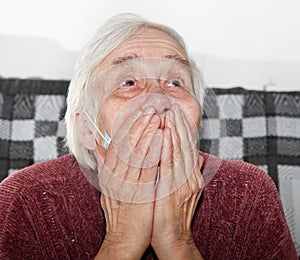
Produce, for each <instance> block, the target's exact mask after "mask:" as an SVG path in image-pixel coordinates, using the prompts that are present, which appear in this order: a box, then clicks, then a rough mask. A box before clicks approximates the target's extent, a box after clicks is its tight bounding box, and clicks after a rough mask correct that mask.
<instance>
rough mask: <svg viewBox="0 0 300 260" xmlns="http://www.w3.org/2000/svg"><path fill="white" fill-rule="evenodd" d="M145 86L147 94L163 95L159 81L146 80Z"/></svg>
mask: <svg viewBox="0 0 300 260" xmlns="http://www.w3.org/2000/svg"><path fill="white" fill-rule="evenodd" d="M145 85H146V88H145V89H146V91H147V93H157V94H162V86H161V82H160V80H159V79H151V78H149V79H146V81H145Z"/></svg>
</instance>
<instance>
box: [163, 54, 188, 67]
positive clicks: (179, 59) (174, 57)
mask: <svg viewBox="0 0 300 260" xmlns="http://www.w3.org/2000/svg"><path fill="white" fill-rule="evenodd" d="M165 59H167V60H175V61H177V62H179V63H181V64H183V65H185V66H188V67H190V65H191V64H190V62H189V61H188V60H187V59H184V58H182V57H181V56H180V55H178V54H174V55H167V56H165Z"/></svg>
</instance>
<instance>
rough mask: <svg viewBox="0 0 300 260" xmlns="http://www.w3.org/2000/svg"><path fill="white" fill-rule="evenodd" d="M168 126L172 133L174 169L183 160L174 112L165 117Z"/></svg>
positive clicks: (171, 111) (170, 111) (169, 112)
mask: <svg viewBox="0 0 300 260" xmlns="http://www.w3.org/2000/svg"><path fill="white" fill-rule="evenodd" d="M165 122H166V126H167V127H168V128H169V129H170V131H171V140H172V148H173V162H174V163H173V167H174V166H175V165H177V164H178V163H179V162H180V160H181V159H182V151H181V142H180V138H179V135H178V132H177V125H176V122H175V115H174V110H169V111H168V112H167V113H166V117H165Z"/></svg>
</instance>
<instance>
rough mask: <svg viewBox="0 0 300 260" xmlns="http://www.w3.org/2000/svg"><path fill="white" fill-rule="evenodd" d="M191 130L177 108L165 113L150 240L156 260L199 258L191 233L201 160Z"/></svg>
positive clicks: (198, 195) (198, 188)
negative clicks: (158, 178) (157, 259)
mask: <svg viewBox="0 0 300 260" xmlns="http://www.w3.org/2000/svg"><path fill="white" fill-rule="evenodd" d="M175 125H176V126H175ZM193 129H194V128H193V127H192V126H191V124H190V123H189V122H188V120H187V119H186V117H185V115H184V113H183V111H181V110H180V109H179V108H178V106H175V107H173V108H172V110H169V111H168V112H167V115H166V123H165V129H164V138H163V149H162V157H161V164H160V173H161V176H160V180H159V183H158V187H157V199H156V201H155V209H154V221H153V231H152V239H151V245H152V246H153V248H154V250H155V252H156V254H157V256H158V258H159V259H164V258H166V259H170V258H172V259H174V256H175V257H176V256H177V257H178V258H181V259H182V258H189V259H190V258H192V259H193V258H196V259H199V258H201V255H200V252H199V251H198V250H197V248H196V246H195V245H194V242H193V238H192V232H191V222H192V218H193V215H194V212H195V209H196V206H197V203H198V200H199V198H200V195H201V192H202V188H203V179H202V176H201V173H200V168H201V165H202V162H203V158H202V157H199V155H198V152H197V151H196V148H195V143H194V136H195V134H196V133H193ZM196 131H197V130H196Z"/></svg>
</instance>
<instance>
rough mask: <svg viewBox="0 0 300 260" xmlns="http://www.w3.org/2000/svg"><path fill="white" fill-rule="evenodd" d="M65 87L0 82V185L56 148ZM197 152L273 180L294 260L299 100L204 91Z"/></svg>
mask: <svg viewBox="0 0 300 260" xmlns="http://www.w3.org/2000/svg"><path fill="white" fill-rule="evenodd" d="M67 87H68V82H67V81H46V80H19V79H0V180H2V179H4V178H5V177H7V176H8V175H9V174H12V173H13V172H15V171H16V170H17V169H20V168H23V167H26V166H28V165H31V164H33V163H37V162H41V161H45V160H49V159H52V158H56V157H58V156H60V155H63V154H65V153H67V149H66V148H64V143H63V139H64V137H65V133H66V130H65V125H64V122H63V121H62V119H63V116H64V113H65V109H66V93H67ZM199 145H200V149H201V150H202V151H204V152H208V153H211V154H214V155H217V156H219V157H223V158H229V159H237V160H244V161H247V162H250V163H253V164H255V165H257V166H259V167H261V168H262V169H263V170H265V171H266V172H267V173H268V174H269V175H270V176H271V177H272V179H273V180H274V182H275V183H276V185H277V188H278V189H279V192H280V196H281V199H282V201H283V205H284V210H285V214H286V218H287V221H288V224H289V227H290V229H291V233H292V237H293V240H294V242H295V245H296V249H297V252H298V255H300V205H298V204H299V202H298V204H297V200H299V198H300V92H265V91H252V90H245V89H243V88H232V89H217V88H214V89H212V90H208V92H207V96H206V99H205V105H204V108H203V119H202V123H201V129H200V142H199Z"/></svg>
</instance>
